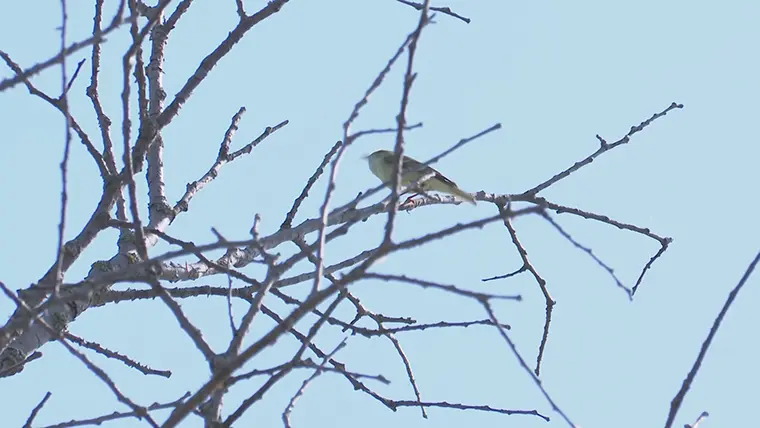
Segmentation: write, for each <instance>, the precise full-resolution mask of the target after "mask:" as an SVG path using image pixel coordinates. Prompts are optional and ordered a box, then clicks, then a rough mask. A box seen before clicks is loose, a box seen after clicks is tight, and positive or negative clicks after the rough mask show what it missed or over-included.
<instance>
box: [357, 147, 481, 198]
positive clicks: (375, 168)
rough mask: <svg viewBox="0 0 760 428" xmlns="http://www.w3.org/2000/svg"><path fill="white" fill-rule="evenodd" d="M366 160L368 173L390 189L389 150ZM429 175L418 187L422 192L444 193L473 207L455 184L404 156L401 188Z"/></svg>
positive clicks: (381, 151) (466, 195) (467, 195)
mask: <svg viewBox="0 0 760 428" xmlns="http://www.w3.org/2000/svg"><path fill="white" fill-rule="evenodd" d="M366 158H367V161H368V162H369V169H370V171H372V173H373V174H375V176H376V177H377V178H379V179H380V181H382V182H383V183H384V184H385V185H386V186H388V187H390V186H391V183H392V182H393V152H392V151H390V150H378V151H376V152H374V153H372V154H371V155H369V156H367V157H366ZM431 174H432V177H430V178H429V179H427V180H426V181H424V182H422V184H420V186H419V187H420V188H421V189H422V191H423V192H428V191H434V192H441V193H446V194H449V195H452V196H456V197H457V198H460V199H462V200H465V201H467V202H469V203H471V204H473V205H475V198H474V197H473V196H472V195H471V194H469V193H467V192H465V191H464V190H462V189H460V188H459V187H458V186H457V184H456V183H454V182H453V181H451V180H449V179H448V178H446V176H445V175H443V174H441V173H440V172H438V171H436V170H435V169H434V168H433V167H430V166H426V165H424V164H423V163H421V162H418V161H416V160H414V159H412V158H410V157H409V156H404V159H403V160H402V162H401V186H409V185H411V184H414V183H415V182H417V181H418V180H420V179H422V178H425V177H428V176H430V175H431ZM408 190H415V189H408ZM420 193H421V192H418V193H415V194H414V195H412V196H410V197H409V199H411V198H413V197H414V196H416V195H419V194H420Z"/></svg>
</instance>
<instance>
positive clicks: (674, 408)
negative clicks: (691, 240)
mask: <svg viewBox="0 0 760 428" xmlns="http://www.w3.org/2000/svg"><path fill="white" fill-rule="evenodd" d="M758 262H760V252H758V253H757V254H756V255H755V258H754V259H753V260H752V261H751V262H750V264H749V266H747V270H745V271H744V275H742V277H741V279H740V280H739V283H738V284H736V286H735V287H734V288H733V289H732V290H731V292H730V293H728V298H727V299H726V302H725V303H724V304H723V307H722V308H721V309H720V312H719V313H718V316H717V317H715V320H714V321H713V325H712V327H710V333H708V334H707V337H706V338H705V340H704V342H702V347H701V348H700V350H699V354H698V355H697V359H696V360H695V361H694V365H692V367H691V370H689V373H688V374H687V375H686V379H684V381H683V384H682V385H681V389H679V390H678V393H676V396H675V397H673V400H672V401H671V402H670V411H669V412H668V418H667V419H666V420H665V428H670V427H671V426H673V421H674V420H675V418H676V414H678V409H680V408H681V403H682V402H683V399H684V397H686V393H687V392H688V391H689V388H690V387H691V384H692V383H693V382H694V378H696V377H697V372H698V371H699V368H700V367H701V366H702V361H703V360H704V358H705V355H707V350H708V349H709V348H710V344H711V343H712V340H713V338H715V335H716V334H717V333H718V328H720V323H721V322H722V321H723V318H724V317H725V316H726V313H728V310H729V308H731V305H732V304H733V303H734V300H735V299H736V296H737V295H738V294H739V291H740V290H741V289H742V287H744V284H745V283H746V282H747V279H749V276H750V275H752V272H753V271H754V270H755V267H756V266H757V264H758Z"/></svg>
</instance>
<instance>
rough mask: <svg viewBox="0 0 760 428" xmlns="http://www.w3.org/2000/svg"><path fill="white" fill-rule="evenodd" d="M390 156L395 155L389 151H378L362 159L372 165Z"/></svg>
mask: <svg viewBox="0 0 760 428" xmlns="http://www.w3.org/2000/svg"><path fill="white" fill-rule="evenodd" d="M388 155H393V152H391V151H388V150H377V151H375V152H374V153H370V154H368V155H364V156H362V159H367V161H369V162H370V163H372V162H376V161H379V160H381V159H383V158H384V157H386V156H388Z"/></svg>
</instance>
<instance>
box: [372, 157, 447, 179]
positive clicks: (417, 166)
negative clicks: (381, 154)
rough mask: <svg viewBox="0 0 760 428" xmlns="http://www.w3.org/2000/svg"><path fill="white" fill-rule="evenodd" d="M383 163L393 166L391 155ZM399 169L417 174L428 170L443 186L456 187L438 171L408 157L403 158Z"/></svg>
mask: <svg viewBox="0 0 760 428" xmlns="http://www.w3.org/2000/svg"><path fill="white" fill-rule="evenodd" d="M383 162H385V163H386V164H388V165H393V153H391V154H390V155H388V156H386V157H385V158H384V159H383ZM401 169H402V170H404V171H419V172H423V173H424V172H425V169H430V170H432V172H434V173H435V176H434V178H437V179H438V180H440V181H442V182H443V183H445V184H447V185H449V186H454V187H458V186H457V184H456V183H454V182H453V181H451V180H450V179H449V178H448V177H446V176H445V175H443V174H441V173H440V172H438V170H436V169H435V168H433V167H432V166H425V164H423V163H421V162H418V161H416V160H414V159H412V158H410V157H409V156H404V162H403V164H402V165H401ZM423 175H427V174H423Z"/></svg>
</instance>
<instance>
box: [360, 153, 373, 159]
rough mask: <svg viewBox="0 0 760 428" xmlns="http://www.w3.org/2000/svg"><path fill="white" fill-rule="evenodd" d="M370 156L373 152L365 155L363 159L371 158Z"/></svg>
mask: <svg viewBox="0 0 760 428" xmlns="http://www.w3.org/2000/svg"><path fill="white" fill-rule="evenodd" d="M370 156H372V154H371V153H370V154H368V155H364V156H362V159H369V157H370Z"/></svg>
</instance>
